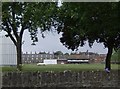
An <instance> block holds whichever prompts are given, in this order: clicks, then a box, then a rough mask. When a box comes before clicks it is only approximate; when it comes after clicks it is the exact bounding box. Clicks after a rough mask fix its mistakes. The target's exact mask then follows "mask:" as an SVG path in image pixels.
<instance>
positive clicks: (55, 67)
mask: <svg viewBox="0 0 120 89" xmlns="http://www.w3.org/2000/svg"><path fill="white" fill-rule="evenodd" d="M104 66H105V65H104V64H64V65H62V64H57V65H45V66H37V65H36V64H24V65H23V67H22V69H23V70H22V71H24V72H33V71H40V72H45V71H55V72H61V71H64V70H71V71H83V70H84V71H86V70H94V71H95V70H101V71H103V70H104ZM119 66H120V65H119ZM111 67H112V70H118V65H117V64H112V65H111ZM2 71H3V72H6V71H16V67H2Z"/></svg>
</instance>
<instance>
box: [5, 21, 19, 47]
mask: <svg viewBox="0 0 120 89" xmlns="http://www.w3.org/2000/svg"><path fill="white" fill-rule="evenodd" d="M6 27H7V29H8V30H5V31H6V32H7V33H8V36H9V37H10V38H11V40H12V41H13V43H14V45H15V46H16V45H17V42H16V40H15V38H14V37H13V35H12V34H11V29H10V28H9V25H8V23H7V22H6Z"/></svg>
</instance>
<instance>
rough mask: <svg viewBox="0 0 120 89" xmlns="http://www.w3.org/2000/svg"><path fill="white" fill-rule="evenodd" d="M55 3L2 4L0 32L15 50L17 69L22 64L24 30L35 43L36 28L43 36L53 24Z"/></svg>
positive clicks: (36, 39)
mask: <svg viewBox="0 0 120 89" xmlns="http://www.w3.org/2000/svg"><path fill="white" fill-rule="evenodd" d="M55 7H56V3H52V2H51V3H50V2H49V3H48V2H47V3H45V2H42V3H40V2H34V3H33V2H32V3H30V2H4V3H2V30H4V31H5V32H6V33H7V34H6V36H7V37H10V39H11V40H12V41H13V43H14V45H15V46H16V50H17V69H18V70H21V64H22V58H21V54H22V37H23V33H24V31H25V30H28V31H29V32H30V35H31V40H33V42H37V41H38V38H37V32H38V28H39V29H40V30H41V33H42V34H43V32H44V31H46V30H49V31H50V30H51V26H52V25H53V24H54V21H53V19H52V16H53V15H54V14H53V13H55V9H54V8H55Z"/></svg>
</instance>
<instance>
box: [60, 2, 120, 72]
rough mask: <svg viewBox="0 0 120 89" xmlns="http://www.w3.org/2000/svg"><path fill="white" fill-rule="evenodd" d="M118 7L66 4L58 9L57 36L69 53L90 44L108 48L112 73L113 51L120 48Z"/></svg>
mask: <svg viewBox="0 0 120 89" xmlns="http://www.w3.org/2000/svg"><path fill="white" fill-rule="evenodd" d="M118 8H119V3H115V2H114V3H113V2H108V3H95V2H92V3H63V5H62V6H61V8H60V9H59V14H58V17H59V19H58V22H60V23H62V25H60V26H59V28H58V32H62V37H61V38H60V40H61V42H62V43H63V45H65V46H66V47H67V48H68V49H72V50H75V49H78V47H79V46H84V44H85V42H86V41H88V42H89V46H90V47H92V45H93V43H94V42H95V41H97V42H98V43H103V44H104V46H105V47H107V48H108V53H107V57H106V66H105V68H107V69H108V70H110V69H111V66H110V59H111V55H112V51H113V49H115V50H117V49H118V48H119V47H120V22H119V19H118V14H119V11H120V10H119V9H118Z"/></svg>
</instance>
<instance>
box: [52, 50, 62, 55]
mask: <svg viewBox="0 0 120 89" xmlns="http://www.w3.org/2000/svg"><path fill="white" fill-rule="evenodd" d="M54 55H63V53H62V52H61V51H56V52H54Z"/></svg>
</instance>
